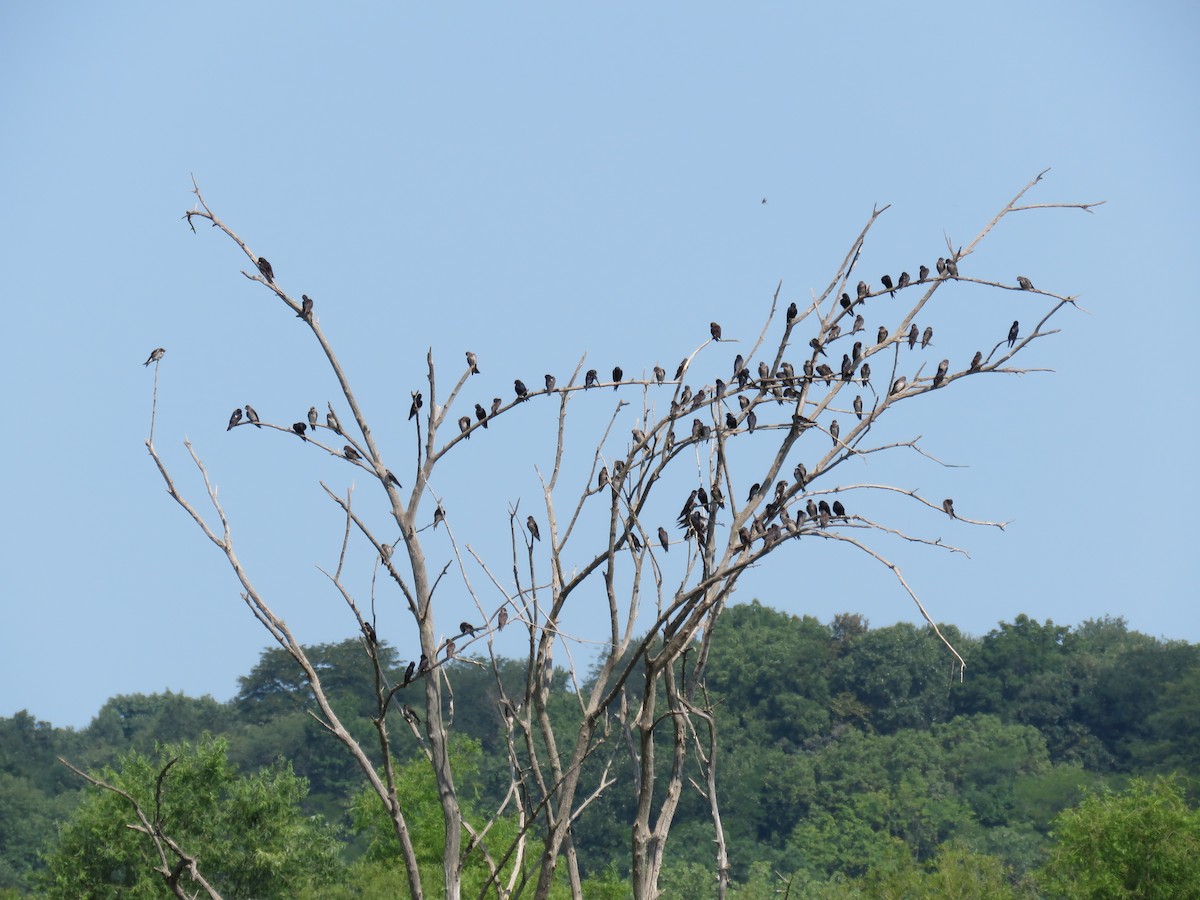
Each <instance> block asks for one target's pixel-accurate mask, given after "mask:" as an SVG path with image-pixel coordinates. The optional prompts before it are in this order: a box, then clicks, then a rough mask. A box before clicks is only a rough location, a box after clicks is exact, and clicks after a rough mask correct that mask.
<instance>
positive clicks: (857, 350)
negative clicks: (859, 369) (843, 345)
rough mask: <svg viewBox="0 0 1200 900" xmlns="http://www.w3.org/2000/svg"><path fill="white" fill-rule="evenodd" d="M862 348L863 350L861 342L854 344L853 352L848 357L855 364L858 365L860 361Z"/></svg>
mask: <svg viewBox="0 0 1200 900" xmlns="http://www.w3.org/2000/svg"><path fill="white" fill-rule="evenodd" d="M862 348H863V344H862V341H855V342H854V350H853V352H851V354H850V356H851V358H852V359H853V360H854V362H855V363H856V364H857V363H858V361H859V360H860V359H862Z"/></svg>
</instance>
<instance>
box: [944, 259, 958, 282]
mask: <svg viewBox="0 0 1200 900" xmlns="http://www.w3.org/2000/svg"><path fill="white" fill-rule="evenodd" d="M946 274H947V275H952V276H954V277H955V278H957V277H958V260H956V259H953V258H951V259H948V260H946Z"/></svg>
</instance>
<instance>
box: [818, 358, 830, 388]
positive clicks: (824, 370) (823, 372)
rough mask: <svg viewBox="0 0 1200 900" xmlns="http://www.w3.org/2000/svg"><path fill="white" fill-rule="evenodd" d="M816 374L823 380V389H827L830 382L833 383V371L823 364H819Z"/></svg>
mask: <svg viewBox="0 0 1200 900" xmlns="http://www.w3.org/2000/svg"><path fill="white" fill-rule="evenodd" d="M817 374H818V375H820V376H821V377H822V378H824V379H825V387H829V384H830V382H832V381H833V369H831V368H829V366H827V365H826V364H825V363H821V364H820V365H819V366H817Z"/></svg>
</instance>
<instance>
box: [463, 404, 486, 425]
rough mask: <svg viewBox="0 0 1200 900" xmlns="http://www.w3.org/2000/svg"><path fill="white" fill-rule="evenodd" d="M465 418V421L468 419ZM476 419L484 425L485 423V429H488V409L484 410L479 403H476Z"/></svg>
mask: <svg viewBox="0 0 1200 900" xmlns="http://www.w3.org/2000/svg"><path fill="white" fill-rule="evenodd" d="M463 418H464V419H465V418H466V416H463ZM475 418H476V419H478V420H479V421H480V422H482V423H483V427H484V428H487V427H488V423H487V420H488V414H487V410H486V409H484V408H483V407H482V406H481V405H479V404H478V403H476V404H475Z"/></svg>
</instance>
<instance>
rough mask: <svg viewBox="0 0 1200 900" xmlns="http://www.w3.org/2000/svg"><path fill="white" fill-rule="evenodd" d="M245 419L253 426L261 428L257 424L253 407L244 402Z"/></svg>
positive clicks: (256, 416) (256, 414)
mask: <svg viewBox="0 0 1200 900" xmlns="http://www.w3.org/2000/svg"><path fill="white" fill-rule="evenodd" d="M246 421H247V422H249V423H250V424H251V425H253V426H254V427H255V428H262V426H261V425H259V424H258V413H257V412H255V411H254V407H253V406H251V405H250V404H249V403H247V404H246Z"/></svg>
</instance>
